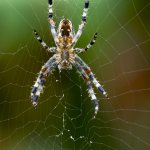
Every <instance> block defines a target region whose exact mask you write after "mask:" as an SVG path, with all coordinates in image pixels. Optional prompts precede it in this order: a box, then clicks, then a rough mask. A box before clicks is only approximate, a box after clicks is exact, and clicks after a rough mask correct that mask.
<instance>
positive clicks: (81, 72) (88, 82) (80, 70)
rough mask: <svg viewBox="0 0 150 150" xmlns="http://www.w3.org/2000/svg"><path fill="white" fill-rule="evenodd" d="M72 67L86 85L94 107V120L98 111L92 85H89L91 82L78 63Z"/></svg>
mask: <svg viewBox="0 0 150 150" xmlns="http://www.w3.org/2000/svg"><path fill="white" fill-rule="evenodd" d="M74 66H75V67H76V69H77V70H78V72H79V74H80V75H81V76H82V78H83V79H84V80H85V81H86V83H87V88H88V93H89V95H90V97H91V100H92V103H93V105H94V108H95V115H94V118H95V116H96V114H97V112H98V109H99V103H98V101H97V98H96V96H95V93H94V90H93V88H92V84H91V81H90V79H89V77H88V75H87V73H86V72H85V71H84V69H83V68H82V67H81V66H80V64H79V63H77V62H76V63H75V64H74Z"/></svg>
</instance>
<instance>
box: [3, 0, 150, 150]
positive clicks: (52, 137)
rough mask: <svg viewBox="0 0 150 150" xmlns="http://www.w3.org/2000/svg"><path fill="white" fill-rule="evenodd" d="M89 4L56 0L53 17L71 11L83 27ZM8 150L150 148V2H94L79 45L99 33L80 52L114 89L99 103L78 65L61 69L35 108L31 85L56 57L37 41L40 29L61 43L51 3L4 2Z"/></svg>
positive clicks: (49, 39)
mask: <svg viewBox="0 0 150 150" xmlns="http://www.w3.org/2000/svg"><path fill="white" fill-rule="evenodd" d="M83 4H84V1H81V0H55V1H54V18H55V21H56V25H58V23H59V21H60V19H61V18H63V17H64V16H65V17H67V18H69V19H70V20H71V21H72V22H73V24H74V27H75V29H76V31H77V28H78V25H79V23H80V20H81V14H82V10H83ZM0 7H1V8H0V17H1V22H0V26H1V28H0V31H1V32H0V33H1V34H0V43H1V44H0V64H1V65H0V149H1V150H22V149H25V150H35V149H36V150H76V149H80V150H99V149H104V150H141V149H142V150H149V149H150V120H149V117H148V116H149V115H150V107H149V106H150V102H149V99H150V79H149V77H150V52H149V48H150V21H149V17H150V1H147V0H145V1H140V0H126V1H124V0H113V1H111V0H90V9H89V15H88V21H87V25H86V28H85V30H84V32H83V35H82V37H81V38H80V40H79V42H78V43H77V47H85V46H86V44H88V42H89V41H90V39H91V37H92V36H93V35H94V33H95V32H98V33H99V37H98V39H97V41H96V44H95V45H94V46H93V47H92V48H91V49H90V50H89V51H88V52H87V53H86V54H80V55H79V56H80V57H81V58H82V59H83V60H84V61H85V62H86V63H87V64H88V65H89V66H90V67H91V69H92V71H93V73H94V74H95V75H96V77H97V79H98V80H99V81H100V83H101V84H102V85H104V88H105V89H106V91H107V92H108V94H109V98H110V99H109V100H105V99H104V98H103V97H102V96H101V94H99V93H98V92H97V89H94V90H95V92H96V96H97V97H98V99H99V104H100V110H99V113H98V115H97V116H96V119H92V118H93V113H94V110H93V106H92V103H91V100H90V98H89V96H88V93H87V88H86V84H85V82H84V81H83V80H82V78H81V77H79V76H78V74H77V72H76V70H75V69H73V70H71V71H62V72H61V73H60V72H59V71H58V70H56V71H55V72H54V73H53V74H52V75H51V76H50V77H49V78H48V79H47V82H46V88H45V89H44V93H43V94H42V95H41V97H40V99H39V104H38V108H37V109H36V110H35V109H34V108H33V106H32V104H31V102H30V101H31V100H30V97H29V96H30V91H31V86H32V85H33V84H34V81H35V80H36V77H37V73H38V72H39V71H40V69H41V67H42V65H43V64H44V63H45V62H46V61H47V60H48V59H49V57H51V56H52V54H49V53H47V52H46V51H45V50H44V49H43V48H42V47H41V45H40V44H39V43H38V42H37V41H36V39H34V37H33V34H32V31H33V29H36V30H37V32H38V33H39V35H40V36H41V37H42V38H43V39H44V41H45V42H46V43H47V44H48V45H49V46H54V42H53V39H52V36H51V34H50V32H49V26H48V22H47V0H38V1H33V0H30V1H29V0H27V1H25V0H22V1H17V0H5V1H1V2H0Z"/></svg>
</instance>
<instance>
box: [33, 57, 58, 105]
mask: <svg viewBox="0 0 150 150" xmlns="http://www.w3.org/2000/svg"><path fill="white" fill-rule="evenodd" d="M56 66H57V62H56V61H55V55H54V56H53V57H51V58H50V59H49V60H48V61H47V62H46V63H45V64H44V66H43V67H42V69H41V71H40V72H39V75H38V78H37V80H36V82H35V84H34V85H33V88H32V91H31V100H32V104H33V106H37V103H38V98H39V97H40V94H41V92H42V91H43V87H44V85H45V82H46V77H47V76H48V75H49V74H50V73H51V72H52V71H53V70H54V69H55V68H56Z"/></svg>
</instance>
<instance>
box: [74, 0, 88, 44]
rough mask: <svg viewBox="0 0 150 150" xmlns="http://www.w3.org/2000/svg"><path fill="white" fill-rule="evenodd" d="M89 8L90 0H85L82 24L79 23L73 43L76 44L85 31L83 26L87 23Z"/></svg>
mask: <svg viewBox="0 0 150 150" xmlns="http://www.w3.org/2000/svg"><path fill="white" fill-rule="evenodd" d="M88 8H89V0H85V4H84V9H83V14H82V20H81V24H80V25H79V28H78V31H77V33H76V35H75V37H74V38H73V45H75V44H76V42H77V41H78V39H79V38H80V36H81V34H82V32H83V28H84V26H85V24H86V19H87V13H88Z"/></svg>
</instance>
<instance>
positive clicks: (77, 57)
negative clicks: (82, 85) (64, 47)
mask: <svg viewBox="0 0 150 150" xmlns="http://www.w3.org/2000/svg"><path fill="white" fill-rule="evenodd" d="M75 61H76V62H78V63H79V64H80V65H81V67H82V68H83V69H84V70H85V72H86V73H87V74H88V76H89V78H90V80H91V81H92V82H93V84H94V85H95V87H96V88H97V89H98V91H99V92H100V93H102V94H103V95H104V96H105V97H106V98H107V93H106V91H105V90H104V88H103V87H102V85H101V84H100V83H99V82H98V81H97V79H96V78H95V77H94V74H93V73H92V71H91V69H90V67H88V66H87V64H86V63H85V62H84V61H83V60H82V59H81V58H80V57H79V56H77V55H76V58H75Z"/></svg>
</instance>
